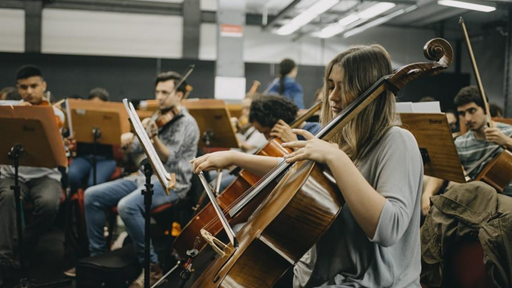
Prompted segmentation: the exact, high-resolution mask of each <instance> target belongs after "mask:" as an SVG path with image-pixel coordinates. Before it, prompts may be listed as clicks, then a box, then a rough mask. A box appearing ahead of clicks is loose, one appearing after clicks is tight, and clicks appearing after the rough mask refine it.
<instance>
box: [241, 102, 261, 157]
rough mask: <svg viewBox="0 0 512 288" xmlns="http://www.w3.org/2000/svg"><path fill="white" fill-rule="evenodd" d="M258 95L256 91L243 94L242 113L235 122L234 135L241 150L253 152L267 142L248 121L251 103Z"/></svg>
mask: <svg viewBox="0 0 512 288" xmlns="http://www.w3.org/2000/svg"><path fill="white" fill-rule="evenodd" d="M258 97H260V94H258V93H248V94H247V95H245V98H244V99H243V100H242V115H240V118H238V119H236V120H237V121H236V122H235V128H236V130H237V133H236V136H237V138H238V141H239V143H240V150H242V152H246V153H253V152H255V151H256V150H257V149H258V148H260V147H262V146H263V145H265V144H266V143H267V139H265V136H263V134H261V133H260V132H259V131H258V130H256V128H254V126H252V124H251V122H249V113H250V109H251V103H252V101H254V100H255V99H257V98H258Z"/></svg>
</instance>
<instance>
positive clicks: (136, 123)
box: [123, 98, 175, 195]
mask: <svg viewBox="0 0 512 288" xmlns="http://www.w3.org/2000/svg"><path fill="white" fill-rule="evenodd" d="M123 104H124V106H125V108H126V111H128V116H129V118H130V121H131V123H132V125H133V127H134V129H135V134H136V135H137V137H138V138H139V141H140V144H141V145H142V147H143V148H144V151H145V152H146V156H147V157H148V160H149V162H150V163H151V166H152V167H153V170H154V171H153V172H154V173H155V175H156V176H157V177H158V180H159V181H160V184H162V187H164V190H165V193H167V195H169V190H170V189H172V188H174V184H175V183H174V179H173V177H172V176H171V175H170V174H169V173H168V172H167V171H166V170H165V167H164V164H162V161H160V158H159V157H158V154H157V153H156V151H155V148H154V147H153V144H152V143H151V140H150V139H149V137H148V135H147V133H146V129H144V126H142V123H141V122H140V120H139V116H138V115H137V112H136V111H135V108H134V107H133V105H132V103H129V102H128V100H127V99H126V98H125V99H123Z"/></svg>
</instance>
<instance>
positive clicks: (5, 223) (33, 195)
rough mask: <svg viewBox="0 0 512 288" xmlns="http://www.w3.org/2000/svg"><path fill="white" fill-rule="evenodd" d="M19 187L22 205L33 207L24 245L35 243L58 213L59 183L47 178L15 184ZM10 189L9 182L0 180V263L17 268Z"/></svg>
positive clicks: (11, 192) (10, 181)
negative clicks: (27, 204) (29, 203)
mask: <svg viewBox="0 0 512 288" xmlns="http://www.w3.org/2000/svg"><path fill="white" fill-rule="evenodd" d="M19 184H20V190H21V197H22V199H23V200H24V202H31V203H33V204H34V211H33V212H32V215H31V221H30V223H26V227H25V230H24V234H23V238H24V241H23V242H24V244H25V243H29V242H32V241H34V240H35V239H37V237H38V236H40V235H41V234H42V233H43V232H45V231H46V230H47V229H48V228H49V227H50V226H51V225H52V224H53V221H54V220H55V217H56V216H57V212H58V210H59V204H60V198H61V187H60V182H59V181H57V180H54V179H51V178H48V177H41V178H37V179H33V180H30V181H28V182H19ZM13 185H14V179H13V178H2V179H0V262H2V263H5V262H7V263H6V264H7V265H13V266H17V260H15V259H14V256H15V255H16V253H15V249H16V247H17V238H18V232H17V228H16V205H15V199H14V191H13V190H12V189H11V186H13ZM25 240H26V241H25ZM25 248H28V247H25ZM25 248H24V250H25Z"/></svg>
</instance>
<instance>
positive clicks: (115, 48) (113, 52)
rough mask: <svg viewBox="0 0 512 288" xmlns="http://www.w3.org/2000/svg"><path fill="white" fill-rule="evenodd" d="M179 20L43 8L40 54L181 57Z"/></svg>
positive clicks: (158, 16)
mask: <svg viewBox="0 0 512 288" xmlns="http://www.w3.org/2000/svg"><path fill="white" fill-rule="evenodd" d="M182 33H183V18H182V17H179V16H164V15H143V14H132V13H111V12H97V11H73V10H59V9H43V20H42V48H41V50H42V51H41V52H42V53H58V54H73V55H104V56H133V57H164V58H181V56H182V41H183V40H182V38H183V37H182Z"/></svg>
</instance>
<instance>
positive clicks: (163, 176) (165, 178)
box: [123, 99, 176, 288]
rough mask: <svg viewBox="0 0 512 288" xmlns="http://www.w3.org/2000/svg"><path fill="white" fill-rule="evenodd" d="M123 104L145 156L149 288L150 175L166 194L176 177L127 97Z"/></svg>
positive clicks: (146, 284)
mask: <svg viewBox="0 0 512 288" xmlns="http://www.w3.org/2000/svg"><path fill="white" fill-rule="evenodd" d="M123 104H124V107H125V109H126V112H127V113H128V116H129V118H130V122H131V123H132V125H133V128H134V130H135V134H136V135H137V138H139V141H140V144H141V146H142V148H143V149H144V152H145V153H146V156H147V158H146V159H144V160H142V163H141V166H142V169H143V171H144V176H145V177H146V184H144V186H145V187H146V189H145V190H142V195H143V196H144V206H145V213H144V214H145V215H144V217H145V229H144V234H145V235H144V264H145V265H144V287H145V288H149V272H150V271H149V269H150V265H149V262H150V259H149V257H150V255H149V247H150V243H151V242H150V241H151V202H152V197H153V185H152V184H151V176H152V175H153V173H156V176H157V178H158V180H159V181H160V184H161V185H162V187H163V188H164V191H165V193H166V194H167V195H169V193H170V192H169V191H170V190H171V189H173V188H174V187H175V185H176V177H175V174H169V173H167V171H166V170H165V167H164V165H163V164H162V161H160V158H159V157H158V154H157V153H156V151H155V148H154V147H153V144H152V143H151V140H150V139H149V137H148V135H147V133H146V130H145V129H144V127H143V126H142V123H141V122H140V120H139V116H138V115H137V112H136V111H135V108H134V107H133V105H132V103H129V102H128V100H127V99H123Z"/></svg>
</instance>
